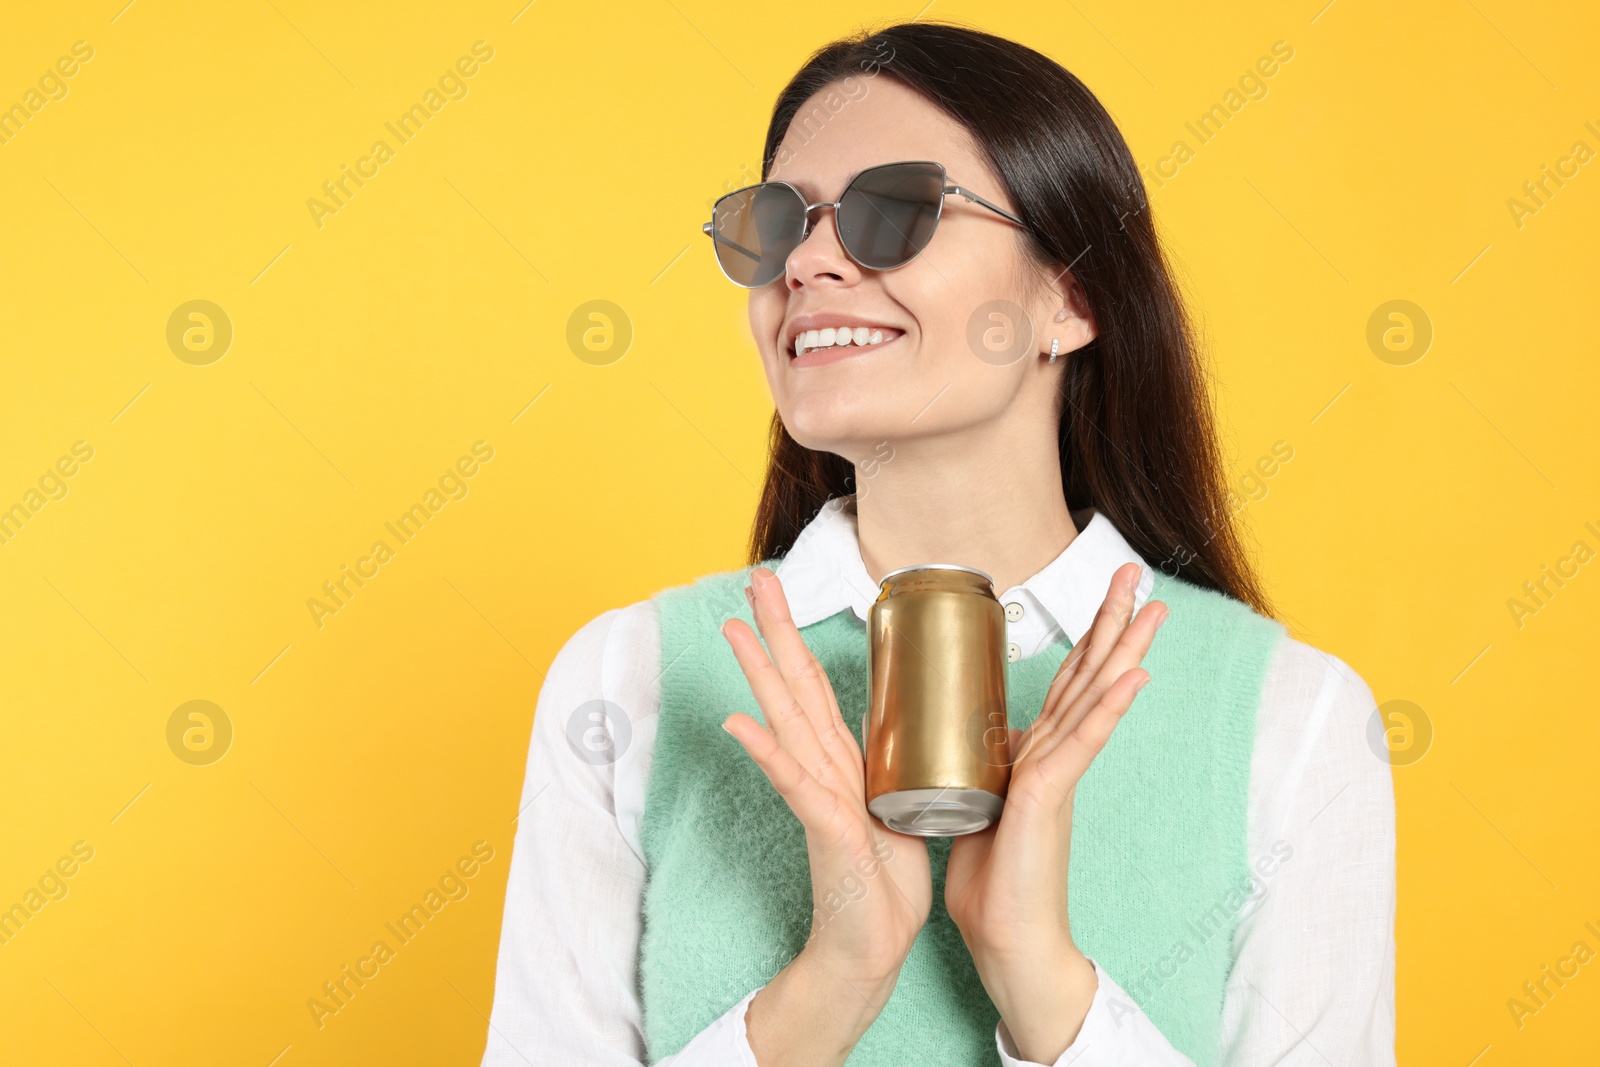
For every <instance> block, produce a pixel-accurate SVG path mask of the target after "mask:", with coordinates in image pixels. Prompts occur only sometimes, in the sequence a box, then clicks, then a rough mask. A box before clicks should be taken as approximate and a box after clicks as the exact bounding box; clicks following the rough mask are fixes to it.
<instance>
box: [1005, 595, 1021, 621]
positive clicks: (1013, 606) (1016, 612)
mask: <svg viewBox="0 0 1600 1067" xmlns="http://www.w3.org/2000/svg"><path fill="white" fill-rule="evenodd" d="M1006 618H1007V619H1008V620H1010V621H1011V622H1016V621H1017V620H1018V619H1020V618H1022V605H1021V604H1019V603H1017V602H1016V601H1015V600H1013V601H1012V602H1011V603H1009V604H1007V605H1006Z"/></svg>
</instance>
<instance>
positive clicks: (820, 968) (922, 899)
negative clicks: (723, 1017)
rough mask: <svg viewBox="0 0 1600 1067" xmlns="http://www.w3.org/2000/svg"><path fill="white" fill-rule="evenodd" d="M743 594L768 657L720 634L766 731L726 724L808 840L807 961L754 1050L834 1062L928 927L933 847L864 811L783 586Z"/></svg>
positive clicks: (752, 1020)
mask: <svg viewBox="0 0 1600 1067" xmlns="http://www.w3.org/2000/svg"><path fill="white" fill-rule="evenodd" d="M750 581H751V584H750V586H748V587H746V590H745V595H746V596H747V597H749V598H750V603H751V611H752V614H753V616H754V618H755V622H756V626H757V627H759V628H760V631H761V638H762V639H764V640H765V641H766V646H767V647H766V650H763V648H762V647H761V642H760V641H758V640H757V637H756V634H755V632H754V631H752V630H751V629H750V627H749V625H747V624H746V623H745V622H744V621H743V620H741V619H729V620H728V621H727V622H726V623H724V624H723V626H722V634H723V636H724V637H725V638H727V641H728V643H729V644H730V645H731V646H732V647H733V653H734V656H735V657H737V659H738V661H739V666H740V668H741V669H742V670H743V671H744V675H745V678H746V679H747V680H748V681H749V683H750V690H751V692H752V693H753V694H754V696H755V699H756V703H757V704H758V705H759V706H760V707H761V712H762V715H763V716H764V717H765V719H766V721H767V723H768V725H769V726H770V727H771V728H770V729H768V728H767V727H764V726H762V725H761V724H760V723H758V722H757V721H756V720H755V719H754V718H752V717H751V716H749V715H745V714H743V713H735V714H733V715H729V716H728V718H727V719H726V720H724V722H723V724H722V725H723V728H724V729H725V730H727V731H728V732H729V733H730V734H732V735H733V736H734V738H735V739H737V740H738V742H739V743H740V744H741V745H743V746H744V750H745V751H746V752H747V753H749V754H750V758H751V759H753V760H755V762H756V765H757V766H759V767H760V768H761V770H762V772H763V773H765V774H766V776H767V780H768V781H769V782H771V783H772V786H773V788H774V789H776V790H777V791H778V793H779V794H780V795H781V796H782V797H783V799H784V801H785V803H787V804H788V805H789V810H790V811H792V812H794V814H795V817H796V818H797V819H799V820H800V824H801V825H802V826H803V827H804V828H805V835H806V852H807V855H808V857H809V860H810V865H811V899H812V904H813V910H812V922H811V936H810V937H809V938H808V939H807V941H806V944H805V948H804V949H802V950H801V952H800V954H799V955H798V956H796V957H795V959H794V960H793V961H791V962H790V964H789V966H788V967H786V968H784V970H783V972H781V973H780V974H779V975H778V977H776V978H774V979H773V981H772V982H771V983H769V984H768V985H767V986H766V987H765V988H764V989H763V990H762V991H761V993H758V994H757V995H756V997H755V998H754V999H753V1000H752V1001H751V1005H750V1009H749V1012H748V1014H747V1017H746V1019H747V1028H748V1032H749V1034H750V1044H751V1048H752V1050H754V1051H755V1052H756V1054H757V1059H758V1062H759V1063H760V1064H761V1067H776V1065H778V1064H782V1063H787V1062H789V1059H788V1057H789V1056H791V1055H792V1056H794V1062H797V1063H798V1062H806V1063H816V1062H818V1058H819V1056H821V1057H822V1058H823V1059H824V1060H834V1059H835V1056H836V1057H837V1059H836V1060H835V1062H840V1063H842V1062H843V1060H844V1057H845V1056H847V1055H848V1054H849V1051H850V1049H851V1048H853V1047H854V1045H855V1042H856V1040H857V1039H859V1038H860V1036H861V1034H862V1033H864V1032H865V1031H866V1028H867V1027H868V1026H870V1025H871V1024H872V1020H873V1019H875V1018H876V1017H877V1015H878V1013H879V1012H880V1011H882V1009H883V1005H884V1003H885V1002H886V1001H887V1000H888V998H889V994H890V993H891V992H893V990H894V982H895V979H896V978H897V977H898V975H899V972H900V967H901V965H902V964H903V963H904V962H905V958H906V955H907V953H909V952H910V951H911V946H912V944H913V943H914V942H915V941H916V939H917V934H918V932H919V931H921V929H922V925H923V923H924V922H926V921H927V918H928V910H929V908H930V906H931V904H932V897H933V892H932V881H931V877H930V873H929V868H928V847H927V841H926V840H925V839H924V838H920V837H913V836H910V835H907V834H900V833H896V832H895V831H893V830H890V829H889V828H888V827H886V826H885V825H884V824H883V823H882V822H880V821H879V820H878V819H877V817H875V816H874V815H872V813H870V812H869V811H868V810H867V802H866V774H865V767H864V764H863V760H862V757H861V747H860V745H858V744H857V743H856V739H855V736H854V735H853V734H851V732H850V729H849V727H847V726H846V725H845V723H844V720H843V718H841V717H840V715H839V703H838V701H837V700H836V699H835V698H834V695H833V685H832V683H830V682H829V681H828V676H827V673H826V672H825V671H824V670H823V669H822V665H821V664H820V663H818V662H817V658H816V656H814V655H813V654H812V652H811V649H810V648H808V647H807V646H806V643H805V640H804V639H803V638H802V637H801V636H800V631H799V629H798V628H797V627H796V626H795V624H794V620H793V618H792V617H791V616H790V614H789V603H788V600H787V598H786V597H785V596H784V594H783V587H782V584H781V583H780V582H779V581H778V578H777V576H776V575H775V574H773V573H772V571H770V570H769V569H767V568H765V567H758V568H756V569H755V570H754V571H752V572H751V575H750ZM768 651H770V653H771V656H770V658H769V656H768ZM846 986H848V987H851V988H854V990H855V994H852V993H851V992H850V990H849V989H848V988H845V987H846ZM769 994H773V995H771V996H769ZM857 994H858V995H859V997H858V996H857ZM818 1012H820V1013H821V1017H819V1016H818ZM852 1031H854V1032H853V1033H852ZM796 1038H797V1039H799V1042H800V1043H799V1044H798V1045H796V1044H793V1043H791V1042H792V1040H793V1039H796ZM830 1053H832V1054H833V1055H830Z"/></svg>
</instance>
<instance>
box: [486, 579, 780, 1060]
mask: <svg viewBox="0 0 1600 1067" xmlns="http://www.w3.org/2000/svg"><path fill="white" fill-rule="evenodd" d="M660 658H661V654H660V631H659V622H658V620H657V618H656V615H655V610H654V607H653V605H652V604H651V603H650V602H649V601H641V602H639V603H637V604H633V605H631V606H629V607H626V608H618V609H613V610H611V611H608V612H606V613H604V614H602V615H600V616H598V617H596V618H595V619H593V620H592V621H590V622H589V623H587V624H585V625H584V626H583V627H582V628H581V629H580V630H579V631H578V632H577V633H576V634H574V635H573V636H572V637H571V638H570V639H569V640H568V641H567V643H566V644H565V645H563V646H562V648H561V651H560V652H558V653H557V655H556V657H555V660H554V662H553V663H552V664H551V666H550V671H549V673H548V675H547V676H546V678H545V683H544V686H543V687H542V688H541V690H540V692H539V699H538V704H537V706H536V709H535V714H534V720H533V736H532V740H531V742H530V743H529V746H528V767H527V775H526V777H525V779H524V783H523V790H522V799H521V802H520V805H519V815H518V817H517V831H516V837H515V841H514V844H513V847H512V854H511V871H510V875H509V882H508V885H507V888H506V906H505V918H504V921H503V924H502V927H501V934H500V952H499V964H498V970H497V972H496V977H495V993H494V1006H493V1008H492V1009H491V1011H490V1018H489V1037H488V1044H487V1046H486V1048H485V1050H484V1055H483V1064H484V1067H524V1065H536V1067H544V1065H545V1064H580V1063H581V1064H584V1065H586V1067H640V1065H641V1064H644V1063H645V1062H646V1049H645V1042H644V1033H643V1027H642V1023H641V1010H640V1004H639V998H638V992H637V956H638V946H639V935H640V925H641V905H642V902H643V898H644V883H645V866H644V860H643V857H642V855H641V852H640V848H639V844H638V823H639V817H640V814H641V813H642V811H643V807H644V787H645V784H646V782H648V780H649V757H650V752H651V748H652V744H653V741H654V739H655V727H656V715H657V711H658V709H659V704H660V693H659V671H660ZM755 992H756V991H755V990H752V991H751V992H750V994H749V995H747V996H746V997H745V998H744V999H743V1000H741V1001H740V1002H739V1003H738V1004H736V1005H734V1006H733V1007H732V1008H730V1009H729V1010H728V1012H727V1013H726V1014H724V1015H723V1016H722V1017H721V1018H719V1019H717V1020H716V1021H714V1022H713V1023H712V1024H711V1025H710V1026H708V1027H707V1028H706V1029H705V1030H703V1031H702V1032H701V1033H700V1034H698V1035H697V1036H696V1037H695V1038H694V1040H693V1041H691V1042H690V1043H689V1045H688V1046H686V1047H685V1048H684V1049H682V1050H681V1051H679V1052H678V1053H677V1054H676V1055H673V1056H669V1057H667V1058H666V1059H663V1060H661V1061H659V1064H658V1067H756V1063H755V1057H754V1056H753V1055H752V1054H751V1052H750V1046H749V1041H748V1039H747V1038H746V1036H745V1030H744V1015H745V1008H746V1006H747V1005H748V1003H749V999H750V996H753V995H754V994H755Z"/></svg>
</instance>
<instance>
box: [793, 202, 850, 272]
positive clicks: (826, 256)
mask: <svg viewBox="0 0 1600 1067" xmlns="http://www.w3.org/2000/svg"><path fill="white" fill-rule="evenodd" d="M806 217H807V218H808V219H809V220H810V221H811V230H810V232H809V233H807V234H806V236H805V239H804V240H802V241H801V242H800V243H799V244H798V245H797V246H795V250H794V251H793V252H790V253H789V260H788V263H787V264H786V265H785V269H784V279H785V284H787V285H788V287H789V289H790V290H791V291H794V290H798V289H800V288H801V287H802V286H805V285H815V284H818V283H824V284H825V283H830V282H837V283H842V284H854V283H855V282H856V281H859V280H860V278H861V268H860V267H859V266H857V265H856V262H855V260H853V259H851V258H850V256H849V254H848V253H847V252H845V250H844V245H843V244H841V243H840V241H839V227H838V222H837V219H838V207H837V206H836V205H834V204H812V205H811V206H810V207H809V208H808V209H807V212H806Z"/></svg>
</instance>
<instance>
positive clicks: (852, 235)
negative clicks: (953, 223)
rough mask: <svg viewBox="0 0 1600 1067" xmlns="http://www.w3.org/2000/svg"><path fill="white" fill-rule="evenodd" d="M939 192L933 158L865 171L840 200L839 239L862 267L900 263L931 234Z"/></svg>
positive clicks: (939, 176) (941, 178) (939, 181)
mask: <svg viewBox="0 0 1600 1067" xmlns="http://www.w3.org/2000/svg"><path fill="white" fill-rule="evenodd" d="M943 195H944V171H943V170H942V169H940V168H939V167H937V166H935V165H934V164H932V163H891V164H890V165H888V166H886V167H873V168H871V169H869V170H864V171H862V172H861V173H860V174H858V175H856V179H855V181H853V182H851V183H850V188H849V189H847V190H846V191H845V194H844V199H843V200H842V201H840V204H839V218H838V222H839V240H840V241H842V242H843V243H844V247H845V250H846V251H847V252H849V253H850V255H851V256H852V257H854V259H855V261H856V262H857V263H860V264H861V265H862V266H863V267H870V268H872V269H873V270H890V269H892V268H894V267H898V266H900V265H902V264H904V263H905V262H907V261H908V260H910V259H911V258H912V257H914V256H915V255H916V254H917V253H918V252H921V251H922V250H923V249H924V248H926V247H927V246H928V242H929V241H930V240H932V239H933V228H934V226H935V225H937V224H938V222H939V204H940V200H941V198H942V197H943Z"/></svg>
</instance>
